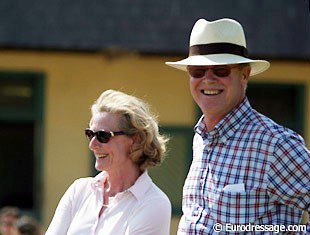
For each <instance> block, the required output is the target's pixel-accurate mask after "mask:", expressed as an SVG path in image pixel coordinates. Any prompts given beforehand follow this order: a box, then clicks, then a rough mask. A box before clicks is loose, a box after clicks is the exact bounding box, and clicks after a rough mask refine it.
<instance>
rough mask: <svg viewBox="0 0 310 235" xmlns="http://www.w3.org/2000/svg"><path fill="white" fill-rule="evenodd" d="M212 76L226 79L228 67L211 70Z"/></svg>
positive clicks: (228, 72) (228, 71)
mask: <svg viewBox="0 0 310 235" xmlns="http://www.w3.org/2000/svg"><path fill="white" fill-rule="evenodd" d="M213 73H214V75H216V76H218V77H227V76H228V75H229V74H230V68H229V67H220V68H213Z"/></svg>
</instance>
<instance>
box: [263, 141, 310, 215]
mask: <svg viewBox="0 0 310 235" xmlns="http://www.w3.org/2000/svg"><path fill="white" fill-rule="evenodd" d="M273 157H274V159H273V162H272V163H271V165H270V171H269V186H268V190H269V193H270V196H271V197H272V198H274V199H275V200H277V201H279V202H280V203H283V204H286V205H288V206H292V207H295V208H299V209H301V210H306V211H309V205H310V152H309V150H308V149H307V148H306V146H305V145H304V143H303V141H302V140H300V139H299V138H294V137H291V138H285V139H282V140H281V141H279V142H278V143H277V145H276V148H275V153H274V156H273Z"/></svg>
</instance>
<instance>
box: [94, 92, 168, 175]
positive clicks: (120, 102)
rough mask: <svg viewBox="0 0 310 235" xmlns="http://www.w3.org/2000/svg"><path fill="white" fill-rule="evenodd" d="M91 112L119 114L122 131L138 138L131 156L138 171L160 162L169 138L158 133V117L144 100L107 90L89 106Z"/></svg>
mask: <svg viewBox="0 0 310 235" xmlns="http://www.w3.org/2000/svg"><path fill="white" fill-rule="evenodd" d="M91 111H92V115H93V116H94V115H95V114H97V113H101V112H108V113H117V114H120V115H121V118H120V123H119V128H120V129H121V131H124V132H125V133H126V134H127V135H130V136H134V135H136V136H138V139H139V140H140V141H138V142H139V143H135V144H134V145H133V146H132V149H131V153H130V157H131V159H132V161H133V162H134V163H136V164H138V165H139V167H140V169H141V170H144V169H147V168H149V167H153V166H156V165H158V164H160V163H162V161H163V159H164V154H165V152H166V143H167V141H168V138H167V137H165V136H163V135H161V134H159V130H158V122H157V119H156V117H155V116H154V115H153V114H152V113H151V111H150V107H149V105H148V104H147V103H145V102H143V101H142V100H141V99H139V98H137V97H135V96H131V95H127V94H125V93H123V92H120V91H115V90H106V91H104V92H103V93H102V94H101V95H100V97H99V98H98V99H97V100H96V101H95V103H94V104H93V105H92V107H91ZM91 123H92V119H91V120H90V124H91Z"/></svg>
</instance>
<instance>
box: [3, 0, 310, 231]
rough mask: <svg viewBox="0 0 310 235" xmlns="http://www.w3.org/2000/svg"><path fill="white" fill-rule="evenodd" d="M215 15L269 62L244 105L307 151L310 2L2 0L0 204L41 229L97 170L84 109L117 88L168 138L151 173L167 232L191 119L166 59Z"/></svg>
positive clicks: (185, 162)
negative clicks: (166, 207)
mask: <svg viewBox="0 0 310 235" xmlns="http://www.w3.org/2000/svg"><path fill="white" fill-rule="evenodd" d="M224 17H228V18H233V19H236V20H238V21H239V22H240V23H241V24H242V25H243V27H244V30H245V34H246V39H247V48H248V50H249V54H250V57H251V58H253V59H257V58H258V59H266V60H269V61H270V62H271V67H270V69H269V70H267V71H266V72H264V73H262V74H259V75H257V76H254V77H253V78H251V80H250V82H249V86H248V90H247V94H248V98H249V100H250V102H251V103H252V106H253V107H255V108H256V109H257V110H259V111H260V112H262V113H264V114H266V115H269V116H270V117H271V118H273V119H274V120H275V121H277V122H279V123H281V124H283V125H286V126H288V127H290V128H292V129H293V130H295V131H297V132H298V133H300V134H301V135H302V136H303V137H304V138H305V140H306V143H307V146H308V148H309V147H310V120H309V112H310V60H309V59H310V43H309V42H310V6H309V1H308V0H298V1H296V0H273V1H261V0H251V1H243V0H234V1H231V0H222V1H217V0H208V1H206V0H195V1H188V0H170V1H166V0H158V1H145V0H113V1H111V0H101V1H95V0H92V1H89V0H80V1H76V0H66V1H61V0H53V1H46V0H28V1H25V0H2V1H0V22H1V23H0V208H1V207H4V206H8V205H11V206H16V207H19V208H21V210H22V211H24V212H25V213H28V214H31V215H33V216H34V217H36V218H37V219H38V220H39V221H40V224H41V225H42V228H43V229H45V228H46V227H47V226H48V224H49V222H50V220H51V218H52V216H53V213H54V210H55V208H56V206H57V203H58V201H59V199H60V198H61V196H62V195H63V193H64V192H65V190H66V189H67V188H68V186H69V185H70V184H71V183H72V181H73V180H74V179H76V178H80V177H86V176H92V175H94V174H96V172H95V170H94V166H93V163H94V159H93V156H92V155H91V153H90V151H89V149H88V141H87V140H86V138H85V136H84V132H83V131H84V129H85V128H86V127H87V126H88V121H89V118H90V106H91V104H92V103H93V102H94V101H95V100H96V99H97V97H98V96H99V95H100V94H101V92H102V91H103V90H105V89H116V90H121V91H124V92H126V93H129V94H132V95H135V96H138V97H140V98H142V99H144V100H146V101H147V102H148V103H150V105H151V106H152V108H153V111H154V112H155V113H157V114H158V118H159V121H160V128H161V131H162V132H163V133H165V134H167V135H169V136H170V138H171V141H170V143H169V146H168V149H169V152H168V155H167V157H166V160H165V162H164V163H163V164H162V166H161V167H158V168H155V169H153V170H151V175H152V178H153V180H154V181H155V183H156V184H157V185H158V186H159V187H160V188H161V189H162V190H163V191H165V192H166V194H167V195H168V196H169V198H170V200H171V202H172V206H173V220H172V225H171V234H176V229H177V224H178V221H179V218H180V215H181V200H182V186H183V182H184V179H185V177H186V175H187V172H188V169H189V166H190V163H191V158H192V155H191V144H192V136H193V126H194V125H195V123H196V122H197V119H198V118H199V116H200V115H201V113H200V112H199V109H198V108H197V106H196V105H195V104H194V102H193V100H192V98H191V95H190V92H189V88H188V77H187V74H186V73H185V72H182V71H178V70H176V69H172V68H170V67H168V66H166V65H165V64H164V62H165V61H175V60H179V59H182V58H185V57H187V53H188V43H189V35H190V32H191V29H192V26H193V25H194V23H195V22H196V21H197V20H198V19H199V18H205V19H207V20H209V21H212V20H216V19H219V18H224Z"/></svg>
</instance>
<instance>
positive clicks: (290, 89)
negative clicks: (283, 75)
mask: <svg viewBox="0 0 310 235" xmlns="http://www.w3.org/2000/svg"><path fill="white" fill-rule="evenodd" d="M247 96H248V98H249V101H250V103H251V105H252V107H253V108H254V109H256V110H257V111H258V112H260V113H262V114H264V115H266V116H268V117H269V118H271V119H273V120H274V121H275V122H277V123H279V124H281V125H283V126H286V127H288V128H290V129H292V130H294V131H296V132H298V133H299V134H300V135H303V134H304V107H305V87H304V86H303V85H299V84H266V83H249V86H248V88H247Z"/></svg>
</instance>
